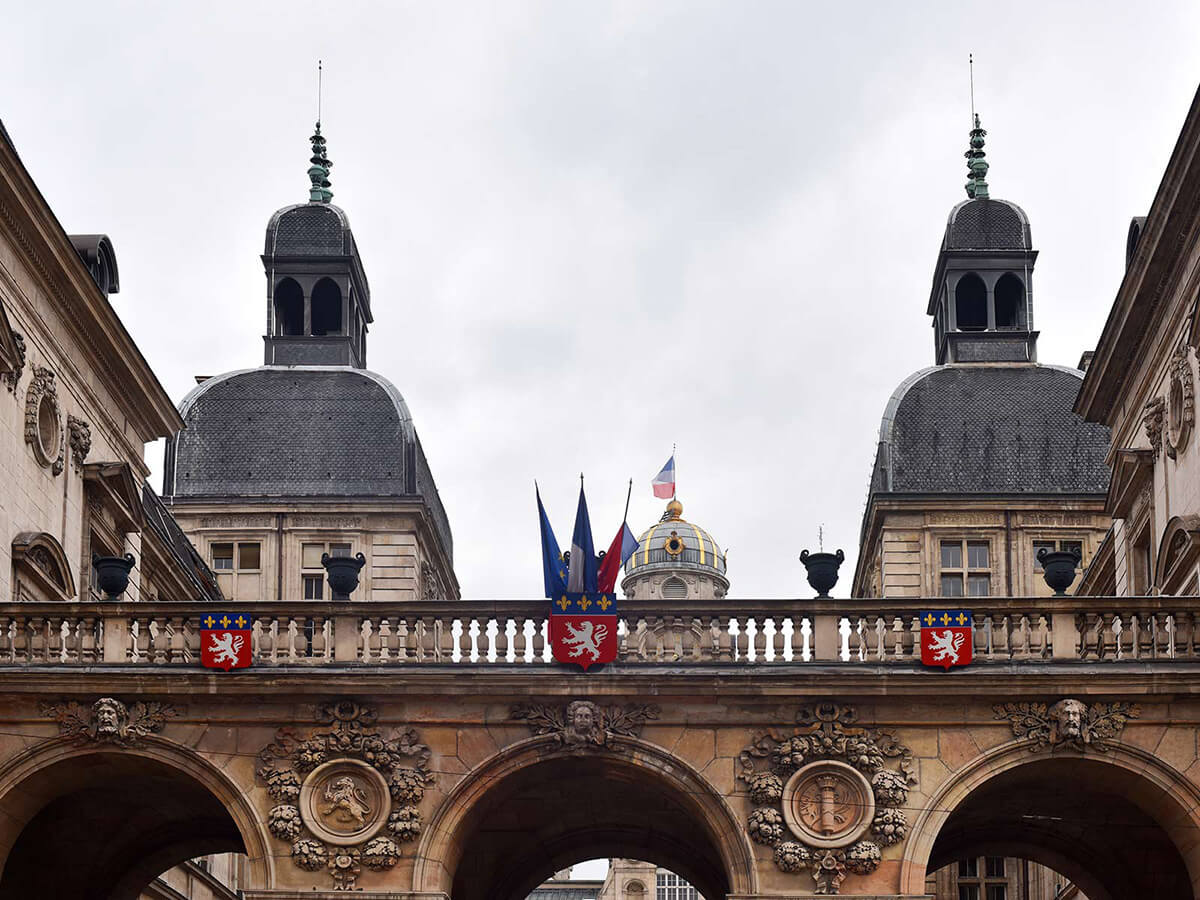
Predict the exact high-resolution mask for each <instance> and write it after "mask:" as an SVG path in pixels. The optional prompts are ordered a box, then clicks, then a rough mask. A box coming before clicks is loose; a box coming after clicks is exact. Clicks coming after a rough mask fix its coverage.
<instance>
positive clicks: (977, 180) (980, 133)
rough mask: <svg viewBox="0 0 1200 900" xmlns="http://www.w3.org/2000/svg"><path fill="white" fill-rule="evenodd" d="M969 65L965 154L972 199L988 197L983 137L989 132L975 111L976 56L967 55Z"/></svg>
mask: <svg viewBox="0 0 1200 900" xmlns="http://www.w3.org/2000/svg"><path fill="white" fill-rule="evenodd" d="M967 65H968V66H969V67H970V70H971V124H972V126H973V127H972V128H971V149H970V150H968V151H967V152H966V153H965V154H964V155H965V156H966V157H967V184H966V189H967V196H968V197H970V198H971V199H972V200H987V199H988V184H987V173H988V162H987V160H986V159H984V156H985V155H986V154H985V153H984V150H983V139H984V138H985V137H987V132H986V131H984V130H983V128H982V127H981V126H980V124H979V113H977V112H975V57H974V55H972V54H968V55H967Z"/></svg>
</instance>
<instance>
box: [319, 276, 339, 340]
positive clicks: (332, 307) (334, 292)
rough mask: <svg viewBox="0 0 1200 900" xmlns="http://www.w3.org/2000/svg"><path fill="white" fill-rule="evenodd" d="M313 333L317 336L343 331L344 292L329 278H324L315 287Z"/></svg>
mask: <svg viewBox="0 0 1200 900" xmlns="http://www.w3.org/2000/svg"><path fill="white" fill-rule="evenodd" d="M312 333H313V335H314V336H315V337H321V336H323V335H326V334H341V333H342V292H341V289H340V288H339V287H338V286H337V284H336V283H335V282H334V281H332V280H331V279H329V278H322V279H321V280H320V281H318V282H317V286H316V287H314V288H313V292H312Z"/></svg>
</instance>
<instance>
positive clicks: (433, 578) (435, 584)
mask: <svg viewBox="0 0 1200 900" xmlns="http://www.w3.org/2000/svg"><path fill="white" fill-rule="evenodd" d="M445 597H446V591H445V589H444V588H443V587H442V579H440V578H439V577H438V574H437V572H435V571H434V568H433V566H432V565H430V564H429V561H428V560H422V561H421V599H422V600H428V601H431V602H436V601H438V600H444V599H445Z"/></svg>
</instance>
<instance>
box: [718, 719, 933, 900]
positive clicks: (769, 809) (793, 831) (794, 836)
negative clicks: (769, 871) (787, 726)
mask: <svg viewBox="0 0 1200 900" xmlns="http://www.w3.org/2000/svg"><path fill="white" fill-rule="evenodd" d="M857 721H858V713H857V711H856V710H855V708H854V707H853V706H849V705H844V704H840V703H833V702H824V703H818V704H815V705H812V706H805V707H802V708H801V709H800V711H799V712H798V713H797V714H796V723H797V725H796V727H795V728H793V729H792V730H791V732H790V733H783V732H781V731H778V730H776V729H769V730H767V731H761V732H758V733H757V734H755V735H754V739H753V741H752V742H751V744H750V746H749V747H747V748H746V749H745V750H743V751H742V753H741V754H740V755H739V757H738V767H739V771H738V779H739V780H740V781H742V782H744V783H745V784H746V792H747V793H748V794H749V796H750V800H751V801H752V802H753V803H754V804H755V808H754V809H752V810H751V811H750V814H749V816H748V817H747V820H746V829H747V831H748V833H749V835H750V838H751V840H754V841H756V842H758V843H760V844H764V845H767V846H771V847H774V848H775V865H776V866H777V867H778V868H779V869H780V870H781V871H784V872H790V873H798V872H803V871H806V870H807V871H808V872H809V873H810V874H811V875H812V878H813V882H814V885H815V888H814V892H815V893H817V894H836V893H838V891H839V890H840V889H841V885H842V882H843V881H844V880H845V879H846V876H847V874H849V873H853V874H856V875H869V874H871V873H872V872H874V871H875V869H876V868H878V866H879V862H880V860H881V859H882V855H883V854H882V851H881V847H886V846H890V845H892V844H896V843H899V842H900V841H902V840H904V838H905V837H906V836H907V832H908V821H907V819H906V818H905V816H904V812H903V811H902V810H901V809H900V807H901V806H903V804H904V803H905V802H907V800H908V791H909V788H910V787H911V786H912V785H914V784H916V783H917V778H916V766H915V763H914V761H913V755H912V751H911V750H910V749H909V748H908V747H906V746H904V745H903V744H901V743H900V742H899V741H898V740H897V738H896V735H895V733H894V732H891V731H888V730H885V729H870V728H862V727H858V726H856V725H855V723H856V722H857ZM891 760H897V765H896V767H895V768H889V766H888V762H889V761H891ZM789 832H790V834H789ZM868 832H869V833H870V837H869V838H868V837H865V835H867V833H868Z"/></svg>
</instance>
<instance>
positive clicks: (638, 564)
mask: <svg viewBox="0 0 1200 900" xmlns="http://www.w3.org/2000/svg"><path fill="white" fill-rule="evenodd" d="M621 590H623V591H624V592H625V596H626V597H629V598H631V599H638V600H645V599H661V600H714V599H717V600H719V599H721V598H722V597H724V596H725V595H726V594H727V593H728V592H729V579H728V578H727V577H726V574H725V554H724V552H723V551H722V550H721V548H720V547H719V546H718V545H717V542H716V540H715V539H714V538H713V537H712V535H710V534H709V533H708V532H707V531H705V530H704V529H703V528H701V527H700V526H699V525H694V524H692V523H691V522H688V521H687V520H686V519H684V518H683V504H682V503H680V502H679V501H678V500H672V501H671V502H670V503H668V504H667V508H666V511H665V512H664V513H663V516H662V518H661V519H660V520H659V521H658V523H657V524H655V525H653V526H652V527H650V528H649V529H647V530H646V532H645V533H644V534H643V535H642V536H641V537H640V538H638V545H637V550H635V551H634V553H633V555H632V556H631V557H629V560H628V561H627V562H626V563H625V577H624V579H622V581H621Z"/></svg>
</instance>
